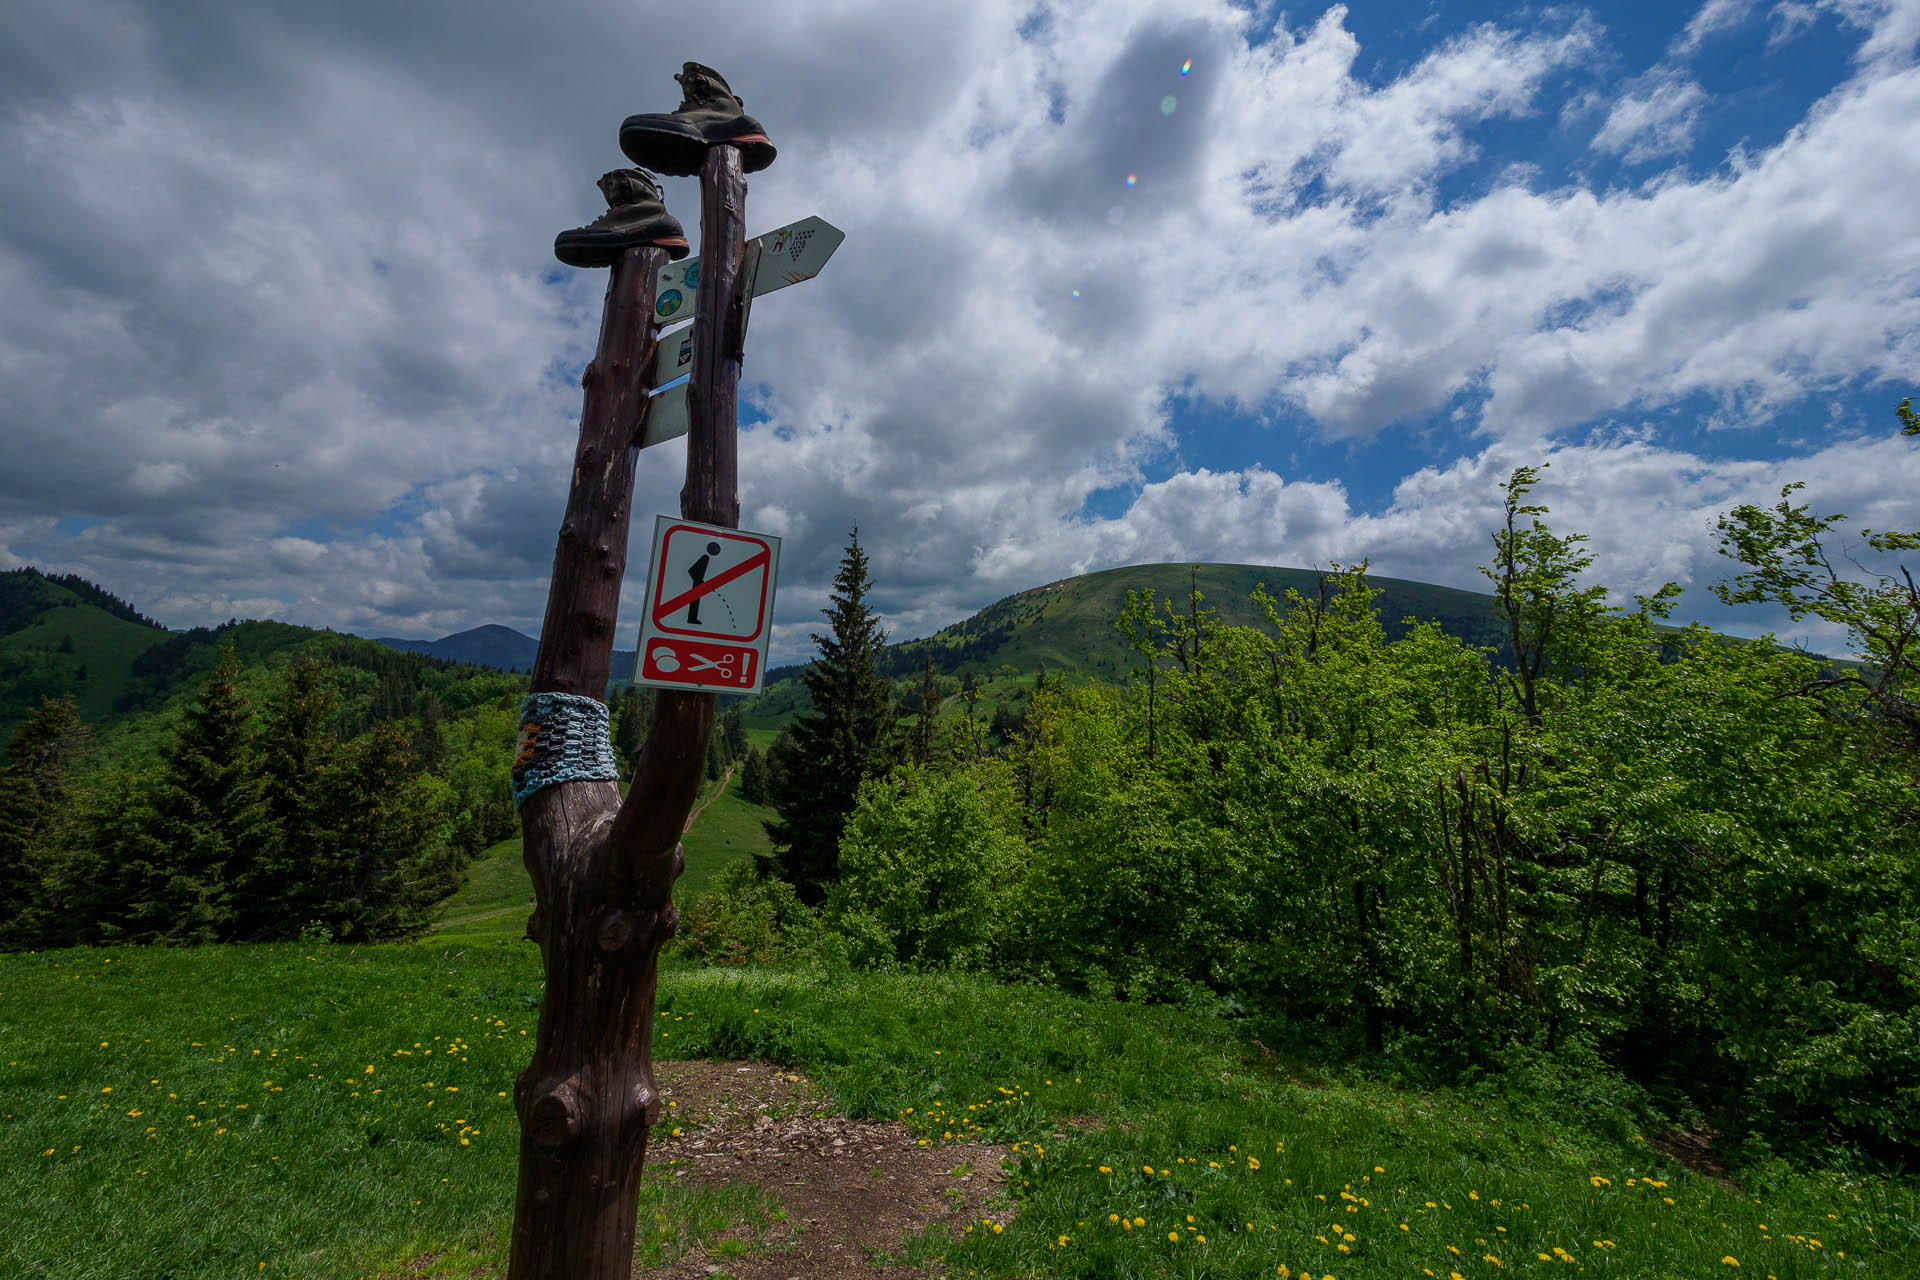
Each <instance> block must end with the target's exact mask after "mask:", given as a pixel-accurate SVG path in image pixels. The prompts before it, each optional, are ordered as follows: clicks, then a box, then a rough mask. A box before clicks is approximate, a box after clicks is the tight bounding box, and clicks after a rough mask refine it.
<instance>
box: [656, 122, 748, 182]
mask: <svg viewBox="0 0 1920 1280" xmlns="http://www.w3.org/2000/svg"><path fill="white" fill-rule="evenodd" d="M712 147H738V148H740V168H741V171H742V172H745V173H758V172H759V171H760V170H762V169H764V168H766V167H767V166H768V165H770V164H772V163H773V158H774V156H775V155H776V154H777V153H776V152H775V150H774V146H773V142H772V140H771V139H769V138H768V137H767V135H766V134H764V133H762V132H761V131H760V126H759V124H758V122H756V121H755V120H753V118H752V117H750V116H742V117H741V118H740V119H739V120H737V121H735V122H733V124H731V125H727V124H716V125H712V126H709V128H708V130H704V131H703V130H702V129H701V127H700V126H699V125H694V124H688V123H687V122H686V121H685V120H682V119H680V118H679V117H678V116H671V115H664V116H663V115H643V116H628V117H627V119H626V123H624V124H622V125H621V126H620V149H621V150H622V151H624V152H626V153H627V158H628V159H629V160H632V161H633V162H634V163H635V164H637V165H641V166H643V167H645V168H648V169H652V170H653V171H654V172H655V173H666V174H672V175H674V176H675V177H682V178H684V177H689V176H691V175H693V174H696V173H699V172H700V165H701V164H702V163H703V162H704V161H705V160H706V158H707V151H708V149H709V148H712Z"/></svg>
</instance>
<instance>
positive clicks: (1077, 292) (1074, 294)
mask: <svg viewBox="0 0 1920 1280" xmlns="http://www.w3.org/2000/svg"><path fill="white" fill-rule="evenodd" d="M1073 296H1074V297H1076V298H1077V297H1079V296H1080V291H1079V290H1078V289H1075V290H1074V291H1073Z"/></svg>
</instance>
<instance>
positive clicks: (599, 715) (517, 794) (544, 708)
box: [513, 693, 620, 809]
mask: <svg viewBox="0 0 1920 1280" xmlns="http://www.w3.org/2000/svg"><path fill="white" fill-rule="evenodd" d="M619 778H620V769H619V763H618V761H617V760H616V758H615V757H614V754H613V739H612V737H611V736H610V735H609V734H608V732H607V704H606V703H604V702H601V701H600V700H599V699H598V698H589V697H585V696H584V695H581V694H577V693H534V694H529V695H528V696H527V700H526V701H525V702H523V703H521V704H520V749H519V750H518V751H517V752H515V753H514V757H513V807H514V808H515V809H518V808H519V807H520V806H521V805H523V804H525V803H526V802H527V797H528V796H531V795H532V794H533V793H534V792H536V791H538V790H539V789H540V788H542V787H550V786H552V785H553V784H554V783H556V782H595V781H618V780H619Z"/></svg>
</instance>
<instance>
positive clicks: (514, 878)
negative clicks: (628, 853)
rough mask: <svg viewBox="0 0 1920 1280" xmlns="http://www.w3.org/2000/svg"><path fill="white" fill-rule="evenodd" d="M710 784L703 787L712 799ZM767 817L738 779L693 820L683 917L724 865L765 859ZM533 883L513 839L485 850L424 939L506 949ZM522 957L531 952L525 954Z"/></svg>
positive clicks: (520, 924)
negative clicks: (745, 796) (756, 857)
mask: <svg viewBox="0 0 1920 1280" xmlns="http://www.w3.org/2000/svg"><path fill="white" fill-rule="evenodd" d="M713 785H714V784H712V783H708V784H707V790H708V793H711V790H712V787H713ZM773 816H774V815H773V810H771V809H768V808H765V807H764V806H761V805H754V804H748V803H747V802H746V801H745V800H742V799H741V798H740V785H739V774H738V771H736V772H735V775H734V781H733V782H732V783H731V784H729V785H728V787H727V789H726V791H725V792H723V793H722V794H721V795H720V796H719V797H718V798H717V799H715V800H714V801H713V802H712V803H710V804H708V805H707V806H706V808H704V809H702V810H701V811H700V815H699V817H698V818H696V819H695V820H694V824H693V830H691V831H689V832H687V834H686V836H685V838H684V839H682V841H681V846H682V847H683V848H684V849H685V850H686V854H687V869H686V871H685V872H683V873H682V874H681V876H680V878H679V880H677V881H675V882H674V886H673V900H674V901H675V902H676V903H678V904H679V906H680V909H681V910H682V911H685V910H687V908H689V907H690V906H692V905H693V902H694V899H696V898H698V897H699V896H700V895H701V894H703V893H705V892H706V890H707V886H708V885H709V884H711V883H712V881H713V877H714V876H716V875H718V874H719V872H720V869H721V868H722V867H724V866H726V865H727V864H728V863H729V862H737V861H739V860H740V859H742V858H747V857H751V856H752V855H753V854H755V853H766V852H770V851H771V849H772V845H771V844H770V843H769V841H768V840H767V833H766V830H765V828H763V827H762V826H761V825H760V824H761V823H762V822H763V821H764V820H766V819H769V818H771V817H773ZM532 896H533V881H532V879H531V878H530V877H529V876H528V875H527V867H526V863H525V861H524V860H523V858H522V853H521V842H520V837H519V836H514V837H512V838H511V839H508V840H502V841H501V842H500V843H499V844H496V845H494V846H493V847H492V848H490V849H488V850H486V851H485V852H484V853H482V854H481V855H480V856H479V857H478V858H477V859H475V860H474V862H473V864H472V866H470V867H469V868H468V869H467V878H466V882H465V883H464V884H462V885H461V887H460V888H459V889H458V890H456V891H455V892H454V894H453V895H452V896H451V897H449V898H448V899H447V900H446V901H445V902H444V903H443V904H441V907H440V909H439V910H438V911H437V912H436V913H435V918H434V923H433V925H432V926H431V928H430V930H429V935H430V937H432V938H433V939H434V940H435V941H436V942H438V943H440V944H441V945H445V946H505V945H508V944H510V943H513V942H514V941H516V940H518V939H520V938H521V937H522V936H523V935H524V934H525V932H526V927H527V917H528V915H530V914H531V913H532V911H533V905H532ZM527 949H528V950H529V951H531V950H532V948H531V946H530V945H529V946H528V947H527Z"/></svg>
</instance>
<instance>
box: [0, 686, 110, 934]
mask: <svg viewBox="0 0 1920 1280" xmlns="http://www.w3.org/2000/svg"><path fill="white" fill-rule="evenodd" d="M87 737H88V734H87V727H86V725H84V724H82V723H81V722H80V713H79V710H78V709H77V708H76V707H75V706H74V702H73V699H72V698H65V697H63V698H47V699H45V700H44V701H42V702H41V703H40V705H39V706H38V707H36V708H34V710H33V711H31V712H30V713H28V715H27V718H26V719H25V720H24V721H22V722H21V724H20V727H19V728H18V729H16V730H14V734H13V738H12V740H11V741H10V742H9V743H8V744H7V758H8V759H9V760H10V761H11V762H12V763H10V764H8V765H7V766H6V767H5V768H0V945H6V946H30V945H34V943H35V938H34V936H33V934H34V928H33V926H32V924H31V921H30V917H32V916H33V915H34V914H35V908H36V907H38V906H39V905H40V900H41V898H42V896H43V895H42V893H41V881H42V879H43V877H44V876H45V874H46V872H47V870H48V862H49V860H50V858H51V856H52V854H53V852H54V849H55V847H56V846H57V845H58V844H59V843H60V841H61V838H62V837H63V836H64V835H65V834H66V832H67V831H68V829H69V828H70V827H71V826H72V809H73V794H72V792H73V786H72V774H73V764H74V761H75V760H76V759H77V758H78V757H79V755H80V753H81V752H82V751H84V750H85V749H86V744H87Z"/></svg>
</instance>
